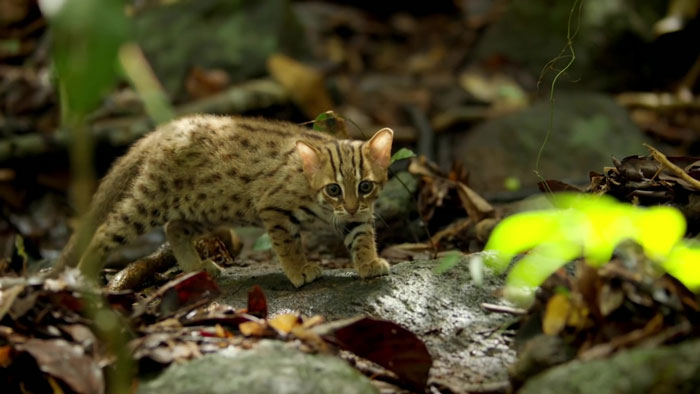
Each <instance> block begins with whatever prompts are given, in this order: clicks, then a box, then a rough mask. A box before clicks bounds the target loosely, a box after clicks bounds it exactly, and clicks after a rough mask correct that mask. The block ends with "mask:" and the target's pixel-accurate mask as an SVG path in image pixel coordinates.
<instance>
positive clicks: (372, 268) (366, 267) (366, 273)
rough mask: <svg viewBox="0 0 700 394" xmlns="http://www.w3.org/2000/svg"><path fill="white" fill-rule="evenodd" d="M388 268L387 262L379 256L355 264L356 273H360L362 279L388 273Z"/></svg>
mask: <svg viewBox="0 0 700 394" xmlns="http://www.w3.org/2000/svg"><path fill="white" fill-rule="evenodd" d="M389 269H390V267H389V263H387V262H386V260H384V259H383V258H381V257H377V258H375V259H374V260H371V261H369V262H366V263H362V264H358V265H357V273H358V274H360V278H362V279H364V278H373V277H375V276H382V275H389Z"/></svg>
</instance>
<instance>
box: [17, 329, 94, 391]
mask: <svg viewBox="0 0 700 394" xmlns="http://www.w3.org/2000/svg"><path fill="white" fill-rule="evenodd" d="M15 348H16V349H17V350H19V351H25V352H27V353H29V354H30V355H31V356H32V357H34V359H35V360H36V362H37V364H38V365H39V368H40V369H41V370H42V371H43V372H45V373H47V374H49V375H52V376H54V377H56V378H58V379H60V380H62V381H63V382H65V383H66V384H67V385H68V386H69V387H70V388H71V389H72V390H74V391H75V392H77V393H81V394H82V393H85V394H102V393H104V392H105V384H104V376H103V375H102V369H101V368H100V366H99V365H98V364H97V362H96V361H95V360H93V359H92V358H91V357H88V356H87V355H85V354H84V353H83V350H82V348H81V347H80V346H78V345H73V344H70V343H69V342H67V341H65V340H63V339H49V340H44V339H36V338H30V339H29V340H27V341H26V342H24V343H21V344H17V345H15Z"/></svg>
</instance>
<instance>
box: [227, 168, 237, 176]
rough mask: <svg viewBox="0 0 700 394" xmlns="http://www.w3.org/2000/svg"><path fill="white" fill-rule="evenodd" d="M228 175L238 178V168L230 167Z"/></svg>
mask: <svg viewBox="0 0 700 394" xmlns="http://www.w3.org/2000/svg"><path fill="white" fill-rule="evenodd" d="M226 175H228V176H230V177H231V178H236V177H238V170H236V169H235V168H230V169H229V170H228V171H227V172H226Z"/></svg>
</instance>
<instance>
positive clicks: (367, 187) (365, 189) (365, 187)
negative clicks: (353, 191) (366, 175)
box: [357, 181, 374, 194]
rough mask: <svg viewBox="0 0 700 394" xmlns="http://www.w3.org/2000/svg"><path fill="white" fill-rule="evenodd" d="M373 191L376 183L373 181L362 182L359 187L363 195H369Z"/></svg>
mask: <svg viewBox="0 0 700 394" xmlns="http://www.w3.org/2000/svg"><path fill="white" fill-rule="evenodd" d="M372 189H374V182H372V181H362V182H360V184H359V185H358V186H357V190H359V191H360V193H362V194H367V193H369V192H371V191H372Z"/></svg>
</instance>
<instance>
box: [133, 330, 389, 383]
mask: <svg viewBox="0 0 700 394" xmlns="http://www.w3.org/2000/svg"><path fill="white" fill-rule="evenodd" d="M376 392H377V390H376V389H375V388H374V386H373V385H372V383H371V382H370V381H369V379H367V378H366V377H365V376H363V375H362V374H360V373H359V372H358V371H357V370H355V369H354V368H352V367H351V366H350V365H348V364H347V363H346V362H345V361H343V360H341V359H339V358H337V357H334V356H331V355H325V354H317V355H311V354H306V353H302V352H299V351H297V350H294V349H291V348H289V347H288V346H286V344H285V343H283V342H280V341H272V340H263V341H261V342H260V343H259V344H257V345H256V346H255V347H254V348H253V349H251V350H240V349H227V350H224V351H222V352H220V353H216V354H210V355H207V356H204V357H202V358H200V359H197V360H194V361H191V362H189V363H186V364H182V365H177V364H175V365H171V366H170V367H169V368H168V369H166V371H165V372H163V373H162V374H161V375H159V376H158V377H157V378H155V379H153V380H152V381H149V382H145V383H142V384H141V385H140V386H139V389H138V393H144V394H145V393H148V394H158V393H162V394H180V393H182V394H186V393H187V394H190V393H212V394H215V393H222V394H224V393H226V394H228V393H246V394H256V393H260V394H268V393H280V394H292V393H319V394H322V393H328V394H364V393H376Z"/></svg>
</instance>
